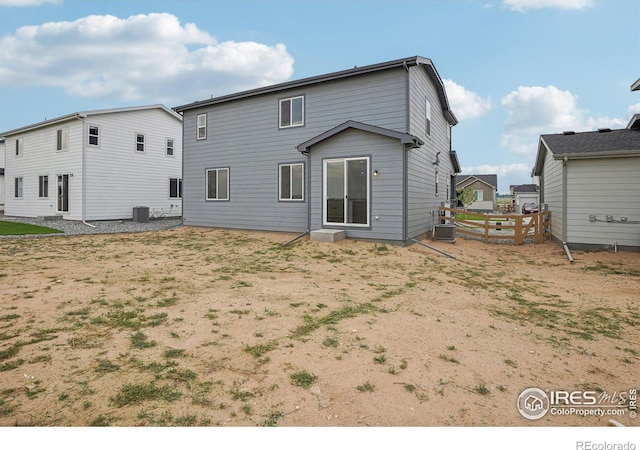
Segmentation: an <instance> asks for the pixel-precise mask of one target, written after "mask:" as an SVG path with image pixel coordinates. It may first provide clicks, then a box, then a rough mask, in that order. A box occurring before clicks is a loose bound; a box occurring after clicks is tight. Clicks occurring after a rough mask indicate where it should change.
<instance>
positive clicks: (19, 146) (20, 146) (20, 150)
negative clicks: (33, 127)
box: [15, 138, 24, 156]
mask: <svg viewBox="0 0 640 450" xmlns="http://www.w3.org/2000/svg"><path fill="white" fill-rule="evenodd" d="M15 142H16V146H15V150H16V151H15V156H22V155H23V154H24V138H18V139H16V140H15Z"/></svg>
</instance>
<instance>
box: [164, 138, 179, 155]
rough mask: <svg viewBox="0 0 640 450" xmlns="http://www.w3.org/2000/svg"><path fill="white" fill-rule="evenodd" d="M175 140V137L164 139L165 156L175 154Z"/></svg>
mask: <svg viewBox="0 0 640 450" xmlns="http://www.w3.org/2000/svg"><path fill="white" fill-rule="evenodd" d="M175 142H176V141H175V139H172V138H167V140H166V146H165V147H166V152H165V154H166V155H167V156H175V154H176V153H175V148H176V147H175Z"/></svg>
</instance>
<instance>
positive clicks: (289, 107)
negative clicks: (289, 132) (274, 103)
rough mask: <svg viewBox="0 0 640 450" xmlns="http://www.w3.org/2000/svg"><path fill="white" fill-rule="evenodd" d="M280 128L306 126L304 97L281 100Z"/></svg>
mask: <svg viewBox="0 0 640 450" xmlns="http://www.w3.org/2000/svg"><path fill="white" fill-rule="evenodd" d="M279 124H280V128H289V127H300V126H302V125H304V97H303V96H299V97H291V98H283V99H282V100H280V122H279Z"/></svg>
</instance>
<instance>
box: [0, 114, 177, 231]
mask: <svg viewBox="0 0 640 450" xmlns="http://www.w3.org/2000/svg"><path fill="white" fill-rule="evenodd" d="M0 137H2V138H4V140H5V144H4V145H5V148H6V151H5V152H6V157H5V166H4V169H5V191H6V192H5V215H7V216H19V217H38V216H58V217H62V218H63V219H68V220H82V221H86V220H113V219H131V218H132V217H133V208H135V207H140V206H141V207H148V208H149V211H150V214H151V215H154V214H156V215H159V214H163V215H171V216H180V215H181V212H182V117H181V116H180V115H179V114H177V113H176V112H175V111H173V110H171V109H169V108H167V107H165V106H163V105H149V106H141V107H127V108H116V109H104V110H96V111H83V112H77V113H72V114H68V115H65V116H61V117H57V118H55V119H50V120H45V121H44V122H40V123H36V124H33V125H28V126H25V127H22V128H17V129H15V130H11V131H7V132H4V133H0Z"/></svg>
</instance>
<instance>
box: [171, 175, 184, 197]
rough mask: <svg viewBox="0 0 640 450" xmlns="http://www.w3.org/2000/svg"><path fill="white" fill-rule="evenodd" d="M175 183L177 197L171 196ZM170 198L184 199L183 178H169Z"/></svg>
mask: <svg viewBox="0 0 640 450" xmlns="http://www.w3.org/2000/svg"><path fill="white" fill-rule="evenodd" d="M174 181H175V183H176V194H177V195H175V196H173V195H171V185H172V184H173V182H174ZM169 198H182V178H169Z"/></svg>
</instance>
